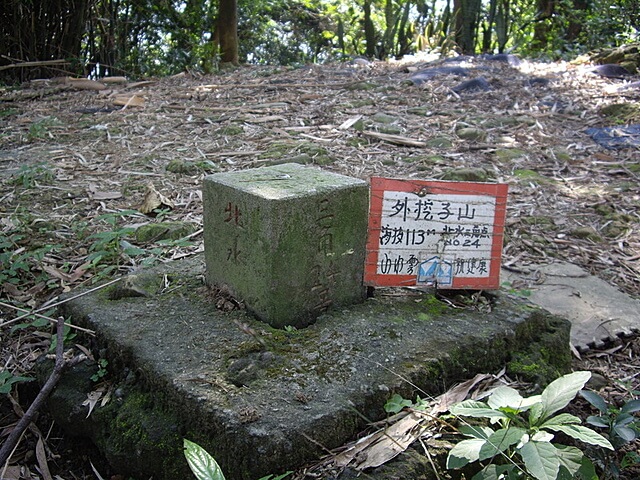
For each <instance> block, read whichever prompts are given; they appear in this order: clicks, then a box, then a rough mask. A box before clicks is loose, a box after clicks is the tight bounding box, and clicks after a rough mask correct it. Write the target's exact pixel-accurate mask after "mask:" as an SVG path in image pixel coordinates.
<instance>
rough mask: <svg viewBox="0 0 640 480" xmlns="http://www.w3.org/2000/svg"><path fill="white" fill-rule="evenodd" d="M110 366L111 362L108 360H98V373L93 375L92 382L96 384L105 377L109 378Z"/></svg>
mask: <svg viewBox="0 0 640 480" xmlns="http://www.w3.org/2000/svg"><path fill="white" fill-rule="evenodd" d="M108 365H109V361H108V360H107V359H106V358H101V359H100V360H98V371H97V372H96V373H94V374H93V375H91V380H92V381H94V382H99V381H100V380H102V379H103V378H104V377H106V376H107V373H108V372H107V366H108Z"/></svg>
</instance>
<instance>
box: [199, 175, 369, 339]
mask: <svg viewBox="0 0 640 480" xmlns="http://www.w3.org/2000/svg"><path fill="white" fill-rule="evenodd" d="M203 196H204V242H205V259H206V266H207V273H206V276H207V281H208V283H209V284H210V285H217V286H225V287H226V288H228V289H229V290H230V291H231V293H233V294H234V295H235V296H236V297H237V298H239V299H241V300H242V301H243V302H244V303H245V305H246V307H247V308H248V309H249V310H250V311H251V312H252V313H254V314H255V315H256V316H257V317H258V318H260V319H261V320H263V321H265V322H267V323H269V324H270V325H271V326H273V327H278V328H283V327H285V326H288V325H291V326H295V327H297V328H301V327H305V326H307V325H309V324H311V323H312V322H313V321H314V320H315V319H316V318H317V317H318V316H319V315H320V314H321V313H323V312H324V311H326V310H327V309H328V308H329V307H331V306H340V305H350V304H353V303H358V302H360V301H363V300H364V298H365V289H364V286H363V282H362V278H363V273H364V252H365V243H366V236H367V211H368V205H369V192H368V186H367V183H366V182H364V181H362V180H359V179H355V178H350V177H346V176H344V175H338V174H334V173H331V172H326V171H321V170H318V169H315V168H311V167H304V166H301V165H299V164H284V165H277V166H273V167H265V168H259V169H252V170H244V171H238V172H228V173H219V174H214V175H210V176H208V177H206V178H205V180H204V186H203Z"/></svg>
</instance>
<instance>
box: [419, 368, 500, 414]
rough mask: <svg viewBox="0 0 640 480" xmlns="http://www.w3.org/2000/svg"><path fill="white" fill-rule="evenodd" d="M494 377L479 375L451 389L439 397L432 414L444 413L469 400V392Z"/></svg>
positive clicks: (486, 374) (484, 374) (485, 374)
mask: <svg viewBox="0 0 640 480" xmlns="http://www.w3.org/2000/svg"><path fill="white" fill-rule="evenodd" d="M491 377H492V375H489V374H488V373H479V374H477V375H476V376H475V377H473V378H472V379H471V380H467V381H466V382H462V383H459V384H458V385H456V386H455V387H453V388H450V389H449V390H447V391H446V392H444V393H443V394H442V395H440V396H439V397H438V399H437V400H438V403H437V404H436V406H435V407H434V408H433V410H432V411H431V413H432V414H437V413H443V412H446V411H447V410H449V407H450V406H451V405H453V404H454V403H460V402H462V401H463V400H464V399H466V398H467V396H468V395H469V392H470V391H471V389H472V388H473V387H475V386H476V385H477V384H478V383H480V382H482V381H483V380H486V379H488V378H491Z"/></svg>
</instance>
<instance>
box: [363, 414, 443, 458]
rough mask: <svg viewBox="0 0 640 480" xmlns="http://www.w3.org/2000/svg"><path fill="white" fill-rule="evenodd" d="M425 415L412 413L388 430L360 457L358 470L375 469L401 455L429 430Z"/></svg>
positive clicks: (428, 422)
mask: <svg viewBox="0 0 640 480" xmlns="http://www.w3.org/2000/svg"><path fill="white" fill-rule="evenodd" d="M430 423H431V422H430V421H429V419H428V418H427V417H425V415H424V414H421V413H418V412H415V411H413V412H410V413H409V415H407V416H406V417H404V418H403V419H402V420H400V421H399V422H397V423H395V424H393V425H391V426H390V427H388V428H386V429H385V430H384V431H382V432H381V434H380V435H379V436H378V438H377V439H376V440H375V441H374V442H372V443H371V445H370V446H369V447H368V448H367V451H366V455H364V456H358V458H356V460H357V461H358V464H357V465H355V468H356V469H357V470H365V469H367V468H375V467H379V466H380V465H384V464H385V463H387V462H388V461H389V460H392V459H393V458H395V457H397V456H398V455H400V454H401V453H402V452H404V451H405V450H406V449H407V448H409V446H410V445H411V444H412V443H413V442H415V441H416V440H417V439H418V438H420V436H422V435H423V434H424V432H425V431H426V430H427V429H428V428H429V425H430Z"/></svg>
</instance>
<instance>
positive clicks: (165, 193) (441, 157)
mask: <svg viewBox="0 0 640 480" xmlns="http://www.w3.org/2000/svg"><path fill="white" fill-rule="evenodd" d="M414 60H415V61H414V62H404V63H367V62H357V63H356V64H333V65H310V66H304V67H301V68H288V67H269V66H264V67H242V68H239V69H237V70H234V71H228V72H224V73H221V74H220V75H216V76H207V77H201V76H197V75H192V74H182V75H177V76H174V77H171V78H164V79H159V80H154V81H145V82H126V81H125V82H124V83H109V84H106V85H98V84H95V83H92V82H86V81H83V82H77V81H73V80H69V79H64V78H63V79H56V80H48V81H35V82H31V83H29V84H25V85H22V86H20V87H18V88H7V87H4V88H0V184H1V189H0V229H1V231H2V234H1V236H0V261H1V268H2V270H1V271H0V285H1V287H0V295H1V297H0V301H1V302H2V303H1V304H0V313H1V316H0V340H1V345H2V346H1V349H2V350H1V357H0V360H1V361H2V370H3V371H5V372H10V373H11V375H12V376H13V377H16V376H29V375H30V374H31V371H32V366H33V364H34V362H35V360H36V358H37V357H38V356H39V355H41V354H42V353H45V352H47V350H48V349H49V345H50V341H51V333H52V329H51V328H50V325H49V320H47V319H46V318H42V317H34V316H33V315H31V316H29V317H24V316H23V315H24V314H26V313H30V312H33V310H34V309H38V311H39V313H41V314H43V315H45V316H49V315H53V314H54V312H53V310H51V308H50V306H51V304H53V303H55V301H56V298H57V296H58V295H59V294H60V293H61V292H63V291H69V290H70V289H72V288H75V287H78V286H81V285H91V284H93V283H95V282H97V281H99V280H103V279H107V278H111V277H113V276H115V275H119V274H123V273H126V272H128V271H130V270H131V269H132V268H134V267H136V266H139V265H141V264H149V263H153V262H164V261H170V260H173V259H176V258H181V257H184V256H187V255H192V254H194V253H197V252H199V251H202V248H203V247H202V237H201V229H202V202H201V192H200V186H201V181H202V178H203V176H204V175H206V174H208V173H213V172H218V171H227V170H237V169H246V168H253V167H260V166H263V165H273V164H276V163H284V162H297V163H304V164H311V165H317V166H321V167H322V168H325V169H328V170H331V171H335V172H338V173H343V174H346V175H351V176H354V177H359V178H363V179H368V178H370V177H371V176H374V175H375V176H390V177H403V178H421V179H454V180H473V181H492V182H493V181H496V182H505V183H508V184H509V204H508V210H507V217H508V219H507V229H506V238H505V247H504V258H503V264H504V265H506V266H507V267H508V268H513V269H523V268H527V267H529V266H531V265H535V264H539V263H544V262H547V261H553V259H556V258H557V259H563V260H566V261H569V262H572V263H575V264H577V265H580V266H581V267H583V268H584V269H586V270H588V271H589V272H590V273H591V274H593V275H597V276H599V277H601V278H603V279H605V280H606V281H608V282H610V283H611V284H613V285H615V286H616V287H618V288H619V289H620V290H622V291H624V292H626V293H628V294H630V295H632V296H635V297H640V213H639V212H640V209H639V207H640V181H639V175H640V154H639V153H638V147H630V148H621V149H613V150H609V149H605V148H603V147H601V146H599V145H597V144H596V143H595V142H594V141H593V140H592V138H591V137H589V135H587V134H586V133H585V130H586V129H588V128H590V127H604V126H616V125H624V124H629V123H640V110H639V109H638V103H637V102H638V98H640V89H638V88H625V85H626V84H625V81H624V80H621V79H617V78H606V77H602V76H598V75H594V74H593V73H591V72H590V67H589V66H587V65H571V64H564V63H552V64H536V63H529V62H521V63H520V65H518V66H517V67H514V66H510V65H509V64H507V63H504V62H500V61H489V60H484V61H480V60H478V59H471V60H470V61H469V62H468V63H465V64H463V65H464V67H465V68H468V69H469V71H470V72H471V74H470V75H469V76H467V77H464V78H463V77H461V76H456V75H447V74H438V75H435V76H433V78H429V79H428V80H427V81H424V83H421V84H420V85H416V84H414V82H411V81H409V80H408V79H409V78H410V77H411V75H412V74H413V73H415V72H416V71H419V70H421V69H424V68H427V67H431V66H432V65H427V63H426V60H425V61H418V60H417V59H414ZM480 76H481V77H483V78H484V79H485V80H486V81H487V84H486V85H484V86H483V88H487V89H480V90H464V89H463V90H460V89H459V88H457V87H458V86H459V85H460V84H461V82H463V81H465V80H468V79H469V78H473V77H480ZM533 78H538V79H545V80H544V81H530V80H531V79H533ZM547 81H548V82H547ZM162 222H173V225H171V224H167V223H162ZM156 224H162V227H161V228H160V230H152V231H151V232H152V233H151V234H149V233H148V232H149V230H148V229H147V230H145V228H144V227H145V226H149V225H151V226H153V225H156ZM173 228H177V229H178V232H179V233H177V234H173V235H172V234H168V233H167V232H168V231H169V230H172V229H173ZM143 232H146V233H143ZM21 317H22V318H21ZM75 333H78V332H77V331H76V330H74V329H71V330H70V331H69V333H68V336H69V337H70V338H68V340H69V341H73V338H71V337H72V336H73V335H74V334H75ZM78 338H80V337H78ZM639 349H640V343H639V342H638V340H637V339H618V340H615V341H613V342H612V343H610V344H608V345H607V346H606V348H605V349H600V350H597V351H596V350H592V351H589V352H582V358H581V359H576V364H575V368H576V369H589V370H592V371H594V372H597V373H599V374H600V375H602V376H603V377H604V379H605V381H606V387H605V391H606V394H607V395H610V396H611V397H612V399H614V400H617V401H621V400H622V399H623V398H625V399H629V398H631V397H630V396H633V395H635V394H636V393H637V392H636V390H637V389H638V381H637V379H636V376H637V375H638V373H639V372H638V369H639V368H640V361H639V360H638V355H639V354H640V353H639ZM0 378H2V377H0ZM4 381H6V380H5V379H2V380H0V387H1V386H2V383H1V382H4ZM5 384H6V383H5ZM23 385H24V386H23V388H21V389H18V390H16V389H15V388H14V389H13V390H12V392H13V393H12V394H11V395H10V396H6V395H3V399H2V402H3V403H2V406H3V408H2V409H0V412H1V413H2V416H1V417H0V438H3V436H6V435H7V433H8V431H9V430H10V428H11V427H12V425H13V422H14V421H15V412H18V414H19V412H20V410H21V408H26V406H27V404H28V401H27V398H29V396H33V394H34V393H35V392H34V389H33V388H30V387H29V386H30V385H33V384H23ZM17 392H20V395H18V393H17ZM583 407H584V411H585V413H586V412H589V413H593V412H591V411H589V410H588V408H587V407H586V405H585V406H583ZM585 416H586V415H585ZM38 426H39V430H37V429H32V430H31V431H29V432H28V433H27V434H26V435H25V438H24V440H23V442H22V443H21V444H20V446H19V447H18V449H17V450H16V453H15V456H14V459H17V460H18V463H19V465H20V466H22V467H23V470H24V469H28V470H29V471H30V472H31V473H30V474H25V476H23V477H22V478H47V477H46V473H44V472H43V470H44V466H45V465H47V464H48V466H49V468H50V469H51V472H52V475H59V477H60V478H64V479H70V478H96V477H95V476H94V474H93V473H92V471H91V467H90V465H89V463H88V459H89V457H88V456H85V454H87V451H86V450H78V446H77V445H73V442H72V441H71V440H70V439H66V438H64V436H62V435H61V434H60V432H57V431H56V428H55V426H54V425H51V424H50V423H47V418H46V415H43V416H42V418H41V420H40V421H39V422H38ZM78 452H80V453H78ZM92 455H95V452H93V453H92ZM92 460H93V461H94V463H95V464H96V465H98V464H99V463H100V462H99V460H98V459H97V457H95V456H94V457H92ZM100 467H101V468H106V467H104V466H100ZM25 471H26V470H25ZM29 475H31V476H29ZM628 478H637V476H634V477H628Z"/></svg>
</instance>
